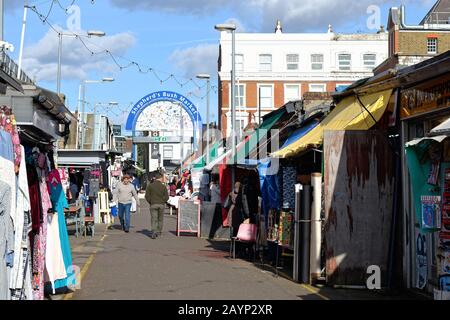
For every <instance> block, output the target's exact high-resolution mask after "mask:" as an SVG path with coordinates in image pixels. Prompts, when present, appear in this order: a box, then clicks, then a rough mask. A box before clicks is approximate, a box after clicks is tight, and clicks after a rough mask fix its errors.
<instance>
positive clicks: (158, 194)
mask: <svg viewBox="0 0 450 320" xmlns="http://www.w3.org/2000/svg"><path fill="white" fill-rule="evenodd" d="M163 182H164V177H163V175H162V174H161V173H160V172H157V173H156V174H155V180H154V181H153V182H151V183H149V184H148V185H147V189H146V192H145V199H146V200H147V202H148V203H149V204H150V215H151V219H152V235H151V237H152V239H156V237H157V236H161V233H162V228H163V222H164V209H165V208H166V203H167V201H168V200H169V193H168V192H167V187H166V186H165V185H164V184H163Z"/></svg>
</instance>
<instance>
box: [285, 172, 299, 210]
mask: <svg viewBox="0 0 450 320" xmlns="http://www.w3.org/2000/svg"><path fill="white" fill-rule="evenodd" d="M282 171H283V178H282V179H283V201H282V202H283V203H288V204H289V205H288V206H289V208H293V207H294V205H295V184H296V183H297V169H296V168H295V167H283V168H282Z"/></svg>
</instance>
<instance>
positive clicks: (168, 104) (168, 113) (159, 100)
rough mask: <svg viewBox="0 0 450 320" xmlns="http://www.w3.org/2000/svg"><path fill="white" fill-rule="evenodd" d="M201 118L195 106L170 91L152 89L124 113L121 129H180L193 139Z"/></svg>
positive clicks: (196, 136)
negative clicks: (125, 118) (128, 112)
mask: <svg viewBox="0 0 450 320" xmlns="http://www.w3.org/2000/svg"><path fill="white" fill-rule="evenodd" d="M201 128H202V118H201V115H200V112H199V111H198V109H197V107H196V106H195V105H194V104H193V103H192V102H191V101H190V100H189V99H187V98H186V97H184V96H183V95H181V94H179V93H176V92H173V91H158V92H153V93H151V94H149V95H147V96H145V97H143V98H142V99H140V100H139V102H137V103H136V104H135V105H134V106H133V108H132V109H131V111H130V114H129V115H128V119H127V123H126V127H125V130H129V131H133V132H136V131H154V130H159V131H181V130H183V131H184V132H185V133H186V135H190V136H194V143H196V142H197V140H198V139H197V138H198V135H199V133H198V132H199V131H200V129H201Z"/></svg>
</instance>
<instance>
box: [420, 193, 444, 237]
mask: <svg viewBox="0 0 450 320" xmlns="http://www.w3.org/2000/svg"><path fill="white" fill-rule="evenodd" d="M421 203H422V226H423V228H426V229H439V228H440V227H441V197H440V196H422V197H421Z"/></svg>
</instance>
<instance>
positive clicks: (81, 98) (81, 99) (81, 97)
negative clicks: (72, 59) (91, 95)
mask: <svg viewBox="0 0 450 320" xmlns="http://www.w3.org/2000/svg"><path fill="white" fill-rule="evenodd" d="M113 81H114V78H103V79H102V80H83V81H82V82H81V84H80V87H79V90H78V106H77V114H78V129H80V120H81V119H83V120H82V121H81V139H80V138H79V136H77V149H83V147H84V138H85V136H84V129H85V120H84V119H85V106H86V84H88V83H105V82H113ZM80 103H81V114H80V112H79V110H80ZM81 117H82V118H81ZM79 131H80V130H77V135H78V132H79Z"/></svg>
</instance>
